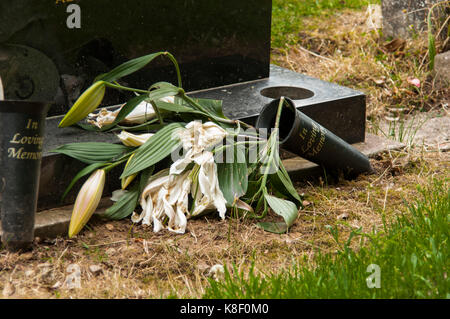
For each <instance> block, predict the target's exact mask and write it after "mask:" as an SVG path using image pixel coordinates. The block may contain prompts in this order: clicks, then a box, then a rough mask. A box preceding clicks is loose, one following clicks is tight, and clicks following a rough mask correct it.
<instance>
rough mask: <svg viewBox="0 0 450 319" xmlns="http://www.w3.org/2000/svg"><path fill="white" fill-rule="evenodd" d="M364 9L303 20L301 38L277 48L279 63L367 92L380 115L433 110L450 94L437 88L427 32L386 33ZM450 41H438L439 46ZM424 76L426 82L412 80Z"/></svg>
mask: <svg viewBox="0 0 450 319" xmlns="http://www.w3.org/2000/svg"><path fill="white" fill-rule="evenodd" d="M366 21H367V15H366V14H365V13H364V11H354V10H344V11H341V12H337V13H335V14H334V15H331V16H328V17H327V18H326V19H323V17H311V18H308V19H305V20H304V21H303V25H304V26H305V28H304V30H303V31H301V32H300V33H299V34H298V35H297V40H298V42H297V43H296V44H294V45H291V46H289V47H288V48H286V49H274V50H273V55H272V58H273V61H274V63H276V64H278V65H280V66H283V67H286V68H289V69H291V70H293V71H296V72H300V73H305V74H308V75H310V76H313V77H316V78H320V79H322V80H325V81H330V82H335V83H338V84H341V85H345V86H349V87H352V88H355V89H358V90H361V91H363V92H365V93H366V94H367V97H368V99H367V106H368V107H367V115H368V117H369V118H378V117H380V116H384V115H386V114H388V113H389V112H388V110H387V108H403V109H404V111H405V112H407V113H409V112H410V111H412V110H421V111H423V110H430V109H434V108H439V107H440V106H441V105H442V104H445V103H447V105H448V102H449V100H450V90H449V89H437V88H436V86H435V84H434V81H433V78H432V77H431V75H430V72H429V70H428V57H427V50H428V47H427V45H428V44H427V40H426V39H427V37H426V35H425V34H421V35H418V36H417V37H416V38H415V39H412V40H402V39H394V40H393V41H387V40H385V39H383V37H382V35H381V33H380V32H379V31H376V30H373V29H371V27H370V25H368V24H367V23H366ZM443 42H444V41H441V42H438V50H439V48H440V45H442V43H443ZM408 78H418V79H419V80H420V81H421V84H422V86H421V88H417V87H415V86H413V85H411V84H410V83H408Z"/></svg>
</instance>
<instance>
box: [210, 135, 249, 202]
mask: <svg viewBox="0 0 450 319" xmlns="http://www.w3.org/2000/svg"><path fill="white" fill-rule="evenodd" d="M231 142H233V141H231ZM225 160H226V158H225V156H224V161H225ZM217 175H218V178H219V186H220V190H221V191H222V193H223V196H224V197H225V199H226V200H227V204H228V205H229V206H232V205H233V204H234V202H235V199H237V198H240V197H241V196H243V195H245V193H246V192H247V188H248V174H247V163H246V160H245V150H244V149H243V148H242V147H237V146H234V161H233V162H232V163H227V161H225V163H218V164H217Z"/></svg>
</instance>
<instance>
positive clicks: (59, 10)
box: [0, 0, 366, 209]
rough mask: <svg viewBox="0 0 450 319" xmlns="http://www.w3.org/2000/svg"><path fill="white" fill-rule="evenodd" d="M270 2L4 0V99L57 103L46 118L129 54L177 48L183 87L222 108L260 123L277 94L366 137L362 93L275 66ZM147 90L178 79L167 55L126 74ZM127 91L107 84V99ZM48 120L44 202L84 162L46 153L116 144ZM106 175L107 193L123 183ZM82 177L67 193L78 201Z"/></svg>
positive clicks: (326, 122) (352, 135)
mask: <svg viewBox="0 0 450 319" xmlns="http://www.w3.org/2000/svg"><path fill="white" fill-rule="evenodd" d="M271 9H272V2H271V0H219V1H211V0H170V1H168V0H128V1H124V0H64V1H63V0H40V1H29V0H0V76H1V77H2V79H3V83H4V84H5V87H6V98H7V99H21V100H24V99H25V100H54V101H55V102H56V103H55V106H54V107H53V109H52V110H51V111H50V113H49V114H50V115H61V114H64V113H66V111H67V110H68V109H69V107H70V106H71V105H72V103H73V102H74V101H75V100H76V98H78V96H79V95H80V93H81V92H82V91H83V90H84V89H85V88H87V87H88V86H89V85H90V84H91V83H92V81H93V79H94V78H95V77H96V76H97V75H99V74H101V73H103V72H106V71H109V70H111V69H112V68H113V67H115V66H117V65H119V64H120V63H122V62H124V61H127V60H129V59H131V58H135V57H138V56H142V55H145V54H149V53H154V52H157V51H169V52H171V53H172V54H173V55H174V56H175V57H176V59H177V60H178V62H180V67H181V73H182V80H183V88H184V89H185V90H186V91H187V92H190V95H192V96H194V97H203V98H214V99H220V100H223V108H224V113H225V114H226V115H227V116H228V117H230V118H233V119H242V120H243V121H246V122H248V123H250V124H254V121H255V119H256V117H257V116H258V114H259V112H260V110H261V108H262V107H263V106H264V105H266V104H267V103H269V102H270V101H271V100H272V99H277V98H279V97H280V96H281V95H284V96H287V97H289V98H291V99H292V100H294V103H295V105H296V107H297V108H299V109H301V111H302V112H303V113H305V114H306V115H307V116H309V117H311V118H312V119H313V120H315V121H317V122H318V123H319V124H321V125H323V126H324V127H326V128H327V129H328V130H330V131H331V132H333V133H335V134H336V135H338V136H339V137H341V138H342V139H343V140H345V141H346V142H349V143H356V142H362V141H364V138H365V112H366V102H365V95H364V94H363V93H361V92H358V91H355V90H352V89H349V88H345V87H342V86H339V85H335V84H332V83H328V82H324V81H321V80H318V79H314V78H311V77H308V76H305V75H302V74H299V73H296V72H292V71H290V70H287V69H284V68H280V67H277V66H273V65H270V34H271ZM122 81H124V82H123V84H126V85H129V86H132V87H137V88H145V87H147V86H149V85H150V84H153V83H154V82H156V81H169V82H172V83H174V84H175V83H176V74H175V70H174V68H173V66H172V64H171V62H170V61H169V60H164V59H163V58H158V60H155V63H152V64H151V65H149V66H148V67H146V68H145V69H143V70H141V71H139V72H138V73H136V74H133V75H131V76H128V77H126V78H124V79H122ZM128 98H129V95H126V94H124V93H120V92H117V91H113V90H108V92H107V95H106V99H105V100H104V103H103V105H113V104H118V103H123V102H125V101H126V100H127V99H128ZM60 120H61V116H59V117H50V118H48V119H47V125H46V126H47V131H46V143H45V145H44V157H43V160H42V173H41V180H40V190H39V202H38V206H39V209H45V208H50V207H55V206H58V205H61V203H60V202H59V198H60V197H61V195H62V193H63V192H64V189H65V187H66V186H67V184H68V183H69V181H70V180H71V178H72V177H73V176H75V174H76V173H77V171H78V170H80V169H81V168H82V167H83V164H81V163H80V162H77V161H75V160H72V159H70V158H68V157H65V156H63V155H60V154H51V153H49V151H50V150H51V149H53V148H56V147H57V146H60V145H62V144H66V143H74V142H81V141H102V142H112V141H115V142H117V138H116V137H115V136H114V135H113V134H107V133H94V132H87V131H83V130H80V129H76V128H66V129H58V128H57V125H58V123H59V121H60ZM119 175H120V174H117V176H116V177H110V179H108V183H107V185H106V188H105V194H106V193H108V192H109V193H110V192H111V191H112V190H114V189H117V188H119V187H120V180H119V179H118V176H119ZM80 183H81V181H79V182H78V184H77V185H75V187H74V188H73V190H72V192H71V193H70V194H69V196H68V197H67V198H66V203H70V202H73V200H74V198H75V196H76V191H77V190H78V189H79V186H81V185H80Z"/></svg>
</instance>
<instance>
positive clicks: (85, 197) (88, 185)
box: [69, 169, 105, 238]
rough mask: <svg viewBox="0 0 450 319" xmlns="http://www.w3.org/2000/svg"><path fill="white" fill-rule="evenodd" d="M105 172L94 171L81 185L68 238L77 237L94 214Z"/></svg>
mask: <svg viewBox="0 0 450 319" xmlns="http://www.w3.org/2000/svg"><path fill="white" fill-rule="evenodd" d="M104 186H105V171H104V170H102V169H98V170H96V171H95V172H94V173H92V174H91V176H90V177H89V178H88V179H87V181H86V182H85V183H84V184H83V187H82V188H81V190H80V192H79V193H78V196H77V199H76V201H75V205H74V207H73V211H72V217H71V219H70V225H69V238H72V237H73V236H75V235H77V234H78V233H79V232H80V231H81V229H82V228H83V227H84V226H85V225H86V223H87V222H88V221H89V219H90V218H91V216H92V214H94V212H95V210H96V209H97V207H98V204H99V203H100V199H101V198H102V193H103V188H104Z"/></svg>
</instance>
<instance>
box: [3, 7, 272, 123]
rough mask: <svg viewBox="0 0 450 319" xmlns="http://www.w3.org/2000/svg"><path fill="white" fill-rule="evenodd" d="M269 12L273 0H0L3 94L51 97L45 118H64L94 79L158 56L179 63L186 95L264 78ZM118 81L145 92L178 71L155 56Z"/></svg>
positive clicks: (112, 99)
mask: <svg viewBox="0 0 450 319" xmlns="http://www.w3.org/2000/svg"><path fill="white" fill-rule="evenodd" d="M271 11H272V2H271V0H246V1H241V0H227V1H210V0H188V1H186V0H172V1H164V0H128V1H123V0H95V1H91V0H75V1H59V0H43V1H29V0H2V1H0V75H1V76H2V78H3V80H4V81H3V82H4V83H5V86H6V98H7V99H19V100H23V99H27V100H50V101H53V100H55V102H56V105H55V106H54V107H53V108H52V110H51V111H50V115H58V114H63V113H65V112H66V111H67V110H68V106H69V105H71V104H72V103H73V102H74V100H75V99H76V98H77V97H78V95H79V93H80V92H82V91H83V90H84V89H86V88H87V87H88V86H89V85H90V84H91V83H92V81H93V80H94V78H95V77H96V76H97V75H98V74H100V73H104V72H107V71H109V70H111V69H112V68H113V67H115V66H117V65H119V64H121V63H123V62H125V61H127V60H129V59H132V58H136V57H139V56H142V55H146V54H150V53H153V52H158V51H169V52H171V53H172V54H173V55H174V56H175V57H176V58H177V60H178V62H179V63H180V66H181V69H182V79H183V87H184V89H185V90H186V91H191V90H199V89H206V88H211V87H217V86H221V85H226V84H232V83H237V82H244V81H250V80H255V79H259V78H266V77H268V76H269V59H270V30H271V28H270V27H271V24H270V23H271ZM124 81H126V83H127V84H128V85H129V86H131V87H140V88H142V87H144V88H145V87H148V86H149V85H151V84H153V83H154V82H157V81H168V82H175V81H176V74H175V70H174V68H173V66H172V64H171V62H170V61H169V60H168V59H163V58H158V59H157V60H156V61H155V62H153V63H152V64H151V65H149V66H148V67H146V68H145V69H143V70H142V71H141V72H138V73H136V74H134V75H132V76H129V77H127V78H126V79H124ZM128 97H129V95H127V94H124V93H122V94H120V93H117V92H110V94H108V95H107V97H106V99H105V101H104V102H105V104H106V105H111V104H114V103H120V102H122V101H123V100H125V99H127V98H128Z"/></svg>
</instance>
